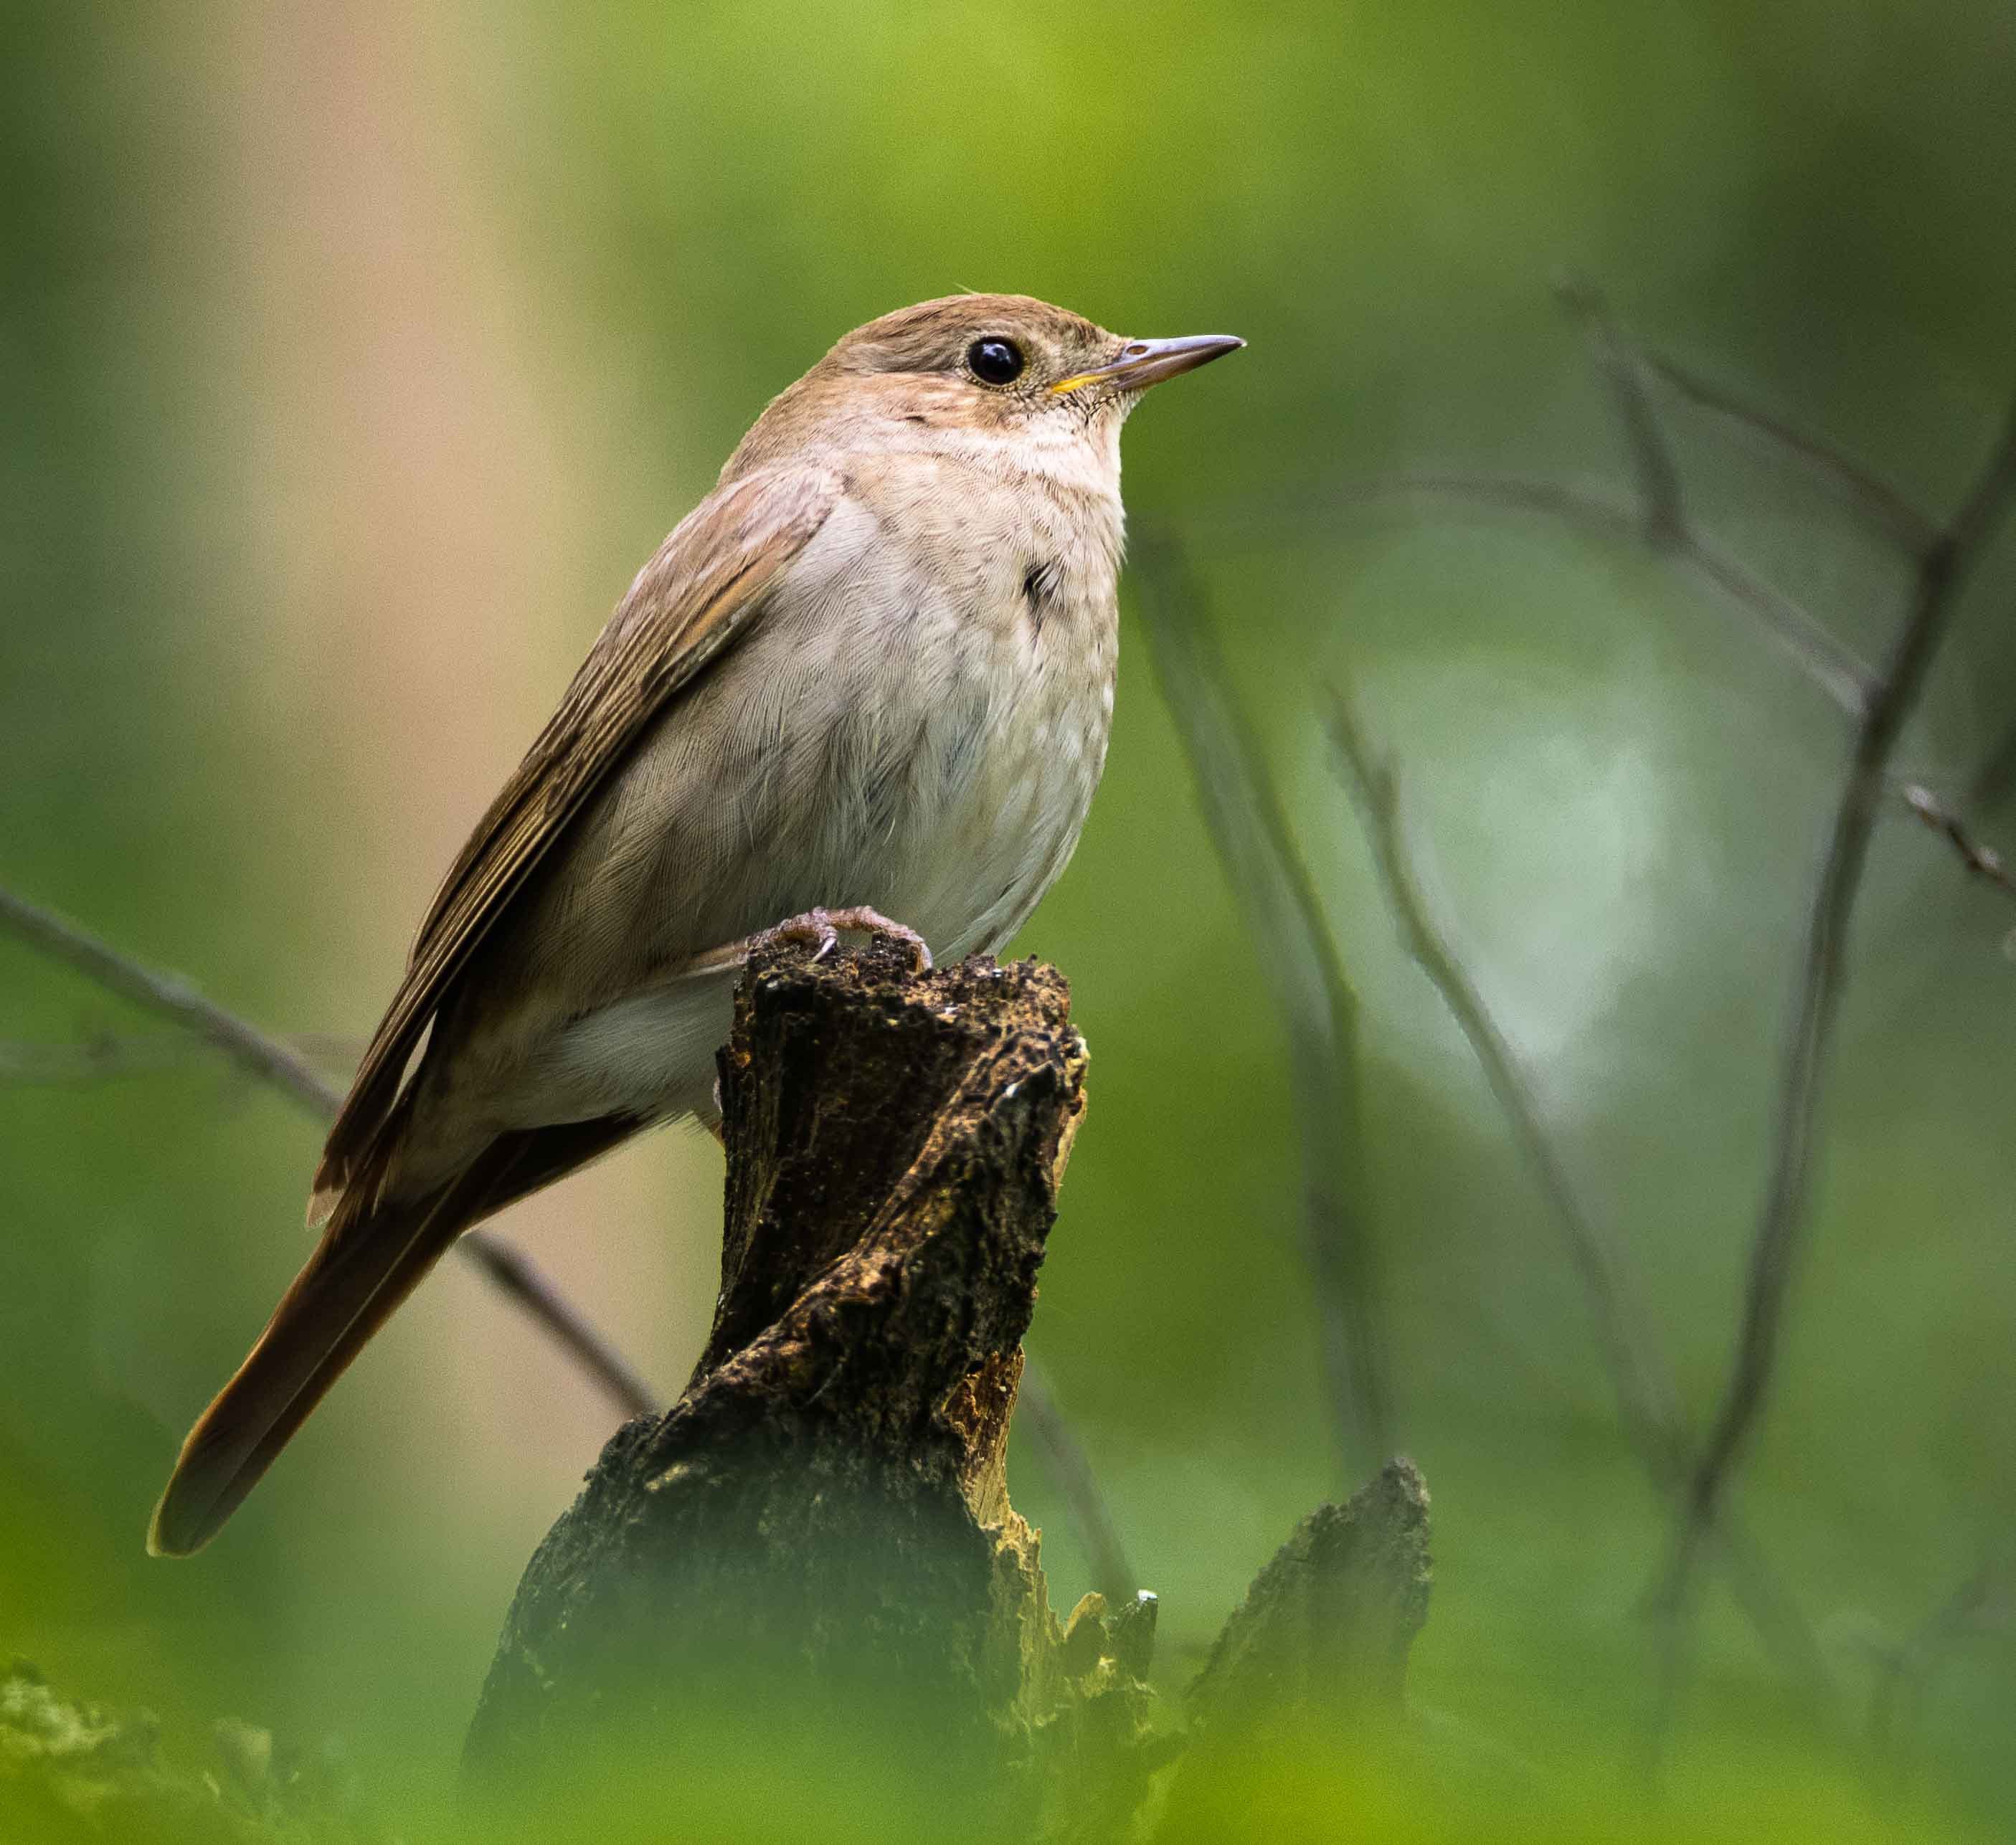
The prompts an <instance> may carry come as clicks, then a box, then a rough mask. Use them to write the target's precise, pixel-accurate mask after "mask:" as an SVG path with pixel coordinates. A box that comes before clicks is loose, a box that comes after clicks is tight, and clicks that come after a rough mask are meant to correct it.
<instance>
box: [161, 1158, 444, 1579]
mask: <svg viewBox="0 0 2016 1845" xmlns="http://www.w3.org/2000/svg"><path fill="white" fill-rule="evenodd" d="M465 1192H466V1181H463V1180H458V1181H455V1183H454V1184H452V1185H448V1186H446V1187H445V1188H444V1189H442V1190H441V1191H438V1192H434V1193H433V1194H431V1195H430V1196H428V1197H427V1198H426V1199H422V1200H420V1201H419V1202H418V1203H416V1204H398V1203H391V1201H389V1200H380V1203H378V1205H377V1206H376V1208H375V1209H373V1210H372V1212H371V1214H370V1215H369V1217H364V1218H362V1219H360V1220H357V1221H347V1222H346V1221H344V1214H343V1212H342V1211H341V1210H339V1211H338V1212H337V1215H336V1217H335V1218H334V1220H333V1221H332V1222H331V1224H330V1225H329V1230H328V1232H327V1233H326V1235H324V1236H323V1238H322V1243H321V1244H320V1246H319V1247H318V1248H317V1249H316V1250H315V1253H314V1254H313V1255H312V1256H311V1257H309V1258H308V1264H307V1266H306V1267H304V1268H303V1269H302V1270H301V1273H300V1274H299V1275H297V1276H296V1277H295V1279H294V1282H293V1286H291V1287H290V1288H289V1289H287V1292H286V1296H285V1297H283V1299H282V1300H281V1302H280V1304H279V1307H276V1308H275V1309H274V1312H273V1317H272V1320H271V1321H270V1322H268V1325H267V1327H266V1330H265V1332H264V1333H261V1335H260V1336H259V1342H258V1343H257V1344H256V1345H255V1346H254V1347H253V1348H252V1350H251V1354H250V1356H249V1357H248V1358H247V1359H246V1361H245V1362H244V1363H243V1365H239V1368H238V1370H237V1372H236V1375H235V1376H233V1377H232V1379H231V1381H230V1382H229V1383H227V1384H226V1385H225V1386H224V1388H223V1389H222V1390H220V1391H218V1394H217V1397H216V1400H215V1401H214V1402H213V1403H212V1404H211V1406H210V1407H209V1408H207V1410H205V1411H204V1412H203V1415H202V1416H201V1418H200V1419H199V1420H198V1421H197V1422H196V1426H195V1427H194V1428H193V1430H190V1431H189V1439H188V1440H186V1441H185V1442H184V1443H183V1444H182V1455H181V1457H180V1458H178V1460H177V1461H176V1462H175V1472H174V1473H172V1474H171V1475H170V1476H169V1478H168V1484H167V1490H166V1491H164V1492H163V1494H161V1501H160V1505H157V1507H156V1508H155V1509H154V1518H153V1524H152V1526H151V1527H149V1530H148V1534H147V1548H148V1549H149V1552H152V1553H153V1555H156V1556H187V1555H189V1553H190V1552H193V1551H196V1550H200V1548H202V1547H203V1545H206V1544H207V1543H208V1542H209V1541H210V1540H211V1538H214V1536H215V1535H216V1534H217V1532H218V1528H219V1527H221V1525H222V1524H223V1523H224V1521H225V1520H226V1519H228V1518H229V1517H230V1516H231V1514H232V1512H235V1511H236V1509H238V1506H239V1504H240V1502H242V1501H243V1499H244V1498H245V1496H246V1494H248V1493H249V1492H250V1491H251V1490H252V1489H253V1487H254V1486H256V1485H257V1484H258V1482H259V1479H260V1476H261V1475H262V1474H263V1473H265V1471H266V1469H268V1467H270V1466H272V1464H273V1462H274V1460H275V1458H277V1457H278V1455H279V1452H280V1451H281V1449H282V1448H284V1447H286V1444H287V1442H288V1441H289V1440H290V1438H291V1437H293V1433H294V1432H295V1430H297V1429H298V1428H300V1426H301V1424H302V1423H303V1422H305V1421H306V1420H307V1419H308V1415H309V1414H310V1412H311V1411H312V1410H313V1409H314V1408H315V1405H316V1404H318V1403H319V1402H320V1401H322V1398H323V1397H325V1396H326V1395H327V1394H328V1392H329V1387H330V1386H332V1385H333V1383H335V1382H336V1380H337V1379H338V1378H339V1377H340V1376H342V1375H343V1373H344V1371H345V1370H346V1369H347V1368H348V1366H349V1364H350V1361H351V1359H353V1358H355V1357H356V1356H357V1354H358V1352H360V1351H361V1350H363V1348H364V1346H365V1343H366V1341H368V1340H369V1339H370V1337H371V1336H372V1335H373V1333H376V1331H377V1330H378V1329H379V1328H380V1326H382V1325H383V1324H384V1323H385V1322H386V1320H387V1318H390V1317H391V1314H392V1312H393V1311H394V1309H395V1308H397V1307H398V1305H399V1304H400V1303H401V1301H403V1300H405V1298H406V1297H407V1296H408V1295H409V1294H410V1293H412V1291H413V1289H415V1288H416V1287H417V1286H419V1283H420V1282H421V1280H422V1279H423V1277H424V1276H425V1275H427V1271H429V1270H430V1268H433V1267H434V1264H435V1263H437V1261H440V1260H441V1257H442V1256H443V1255H444V1254H445V1253H447V1251H448V1250H449V1249H450V1248H452V1246H453V1245H454V1243H455V1239H456V1237H457V1236H458V1235H460V1234H461V1232H463V1229H464V1228H466V1227H467V1225H468V1224H469V1222H470V1219H471V1217H472V1215H473V1213H471V1212H470V1210H469V1209H468V1201H467V1199H466V1197H465V1196H464V1193H465Z"/></svg>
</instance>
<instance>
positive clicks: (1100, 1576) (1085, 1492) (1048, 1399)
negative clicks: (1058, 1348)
mask: <svg viewBox="0 0 2016 1845" xmlns="http://www.w3.org/2000/svg"><path fill="white" fill-rule="evenodd" d="M1018 1406H1019V1408H1020V1409H1021V1415H1022V1426H1024V1428H1025V1429H1026V1430H1028V1433H1029V1435H1030V1437H1031V1439H1032V1440H1034V1441H1035V1444H1036V1446H1037V1447H1038V1448H1039V1449H1040V1450H1041V1451H1042V1456H1043V1467H1044V1471H1045V1472H1046V1473H1048V1474H1049V1476H1050V1482H1051V1484H1053V1486H1055V1487H1056V1488H1057V1491H1058V1492H1059V1493H1060V1494H1063V1496H1064V1502H1065V1503H1066V1504H1067V1505H1069V1506H1070V1507H1071V1520H1072V1523H1075V1525H1076V1526H1077V1527H1078V1537H1079V1538H1080V1539H1081V1541H1082V1542H1083V1543H1084V1545H1085V1549H1086V1551H1087V1552H1089V1554H1090V1555H1091V1559H1092V1576H1093V1588H1096V1589H1097V1590H1098V1591H1099V1592H1100V1594H1101V1595H1103V1596H1105V1598H1106V1599H1107V1601H1109V1602H1111V1603H1112V1604H1113V1606H1114V1607H1116V1608H1119V1607H1122V1606H1125V1604H1127V1603H1128V1602H1131V1601H1132V1600H1133V1599H1134V1591H1135V1590H1136V1588H1139V1586H1140V1581H1141V1579H1140V1578H1139V1577H1138V1576H1136V1574H1135V1573H1134V1566H1133V1565H1132V1563H1129V1561H1128V1560H1127V1552H1126V1548H1125V1546H1124V1545H1122V1544H1121V1541H1120V1529H1119V1527H1118V1526H1117V1525H1116V1524H1115V1523H1114V1522H1113V1512H1112V1509H1111V1507H1109V1506H1108V1505H1107V1503H1106V1495H1105V1494H1103V1492H1101V1491H1100V1488H1099V1476H1098V1475H1097V1474H1096V1473H1093V1469H1092V1461H1091V1458H1090V1457H1089V1455H1087V1454H1086V1453H1085V1448H1084V1446H1083V1444H1082V1443H1081V1442H1080V1441H1079V1440H1078V1436H1077V1433H1076V1432H1075V1430H1073V1429H1072V1427H1071V1423H1070V1422H1069V1421H1068V1419H1067V1418H1066V1417H1065V1415H1064V1412H1063V1410H1062V1409H1061V1408H1059V1407H1058V1404H1057V1392H1056V1391H1055V1390H1053V1389H1052V1388H1051V1387H1050V1380H1049V1376H1048V1375H1047V1373H1046V1372H1045V1371H1044V1370H1043V1368H1042V1366H1041V1365H1039V1364H1038V1363H1037V1362H1036V1361H1035V1359H1034V1358H1031V1357H1030V1356H1029V1354H1028V1352H1027V1351H1026V1350H1024V1353H1023V1354H1022V1388H1021V1397H1020V1399H1019V1404H1018Z"/></svg>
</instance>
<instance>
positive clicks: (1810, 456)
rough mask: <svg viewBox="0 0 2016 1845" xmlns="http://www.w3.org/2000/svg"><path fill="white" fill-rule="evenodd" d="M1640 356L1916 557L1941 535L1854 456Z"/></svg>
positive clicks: (1710, 384)
mask: <svg viewBox="0 0 2016 1845" xmlns="http://www.w3.org/2000/svg"><path fill="white" fill-rule="evenodd" d="M1638 356H1639V360H1640V363H1641V364H1643V365H1645V366H1646V367H1647V369H1649V370H1650V371H1651V372H1653V373H1654V375H1655V376H1657V377H1658V379H1659V380H1660V382H1661V383H1664V384H1665V385H1668V386H1669V387H1671V388H1672V390H1676V391H1677V392H1678V393H1679V394H1680V395H1681V396H1682V397H1685V398H1686V399H1687V401H1689V402H1690V403H1692V404H1695V405H1699V406H1700V407H1701V408H1702V409H1704V410H1708V411H1712V412H1714V413H1715V415H1718V416H1721V417H1724V418H1726V419H1728V420H1729V421H1730V422H1732V423H1736V424H1737V425H1739V426H1741V427H1743V428H1744V429H1747V430H1749V431H1750V432H1751V433H1752V434H1753V435H1756V436H1760V437H1762V438H1763V439H1764V441H1765V442H1766V444H1767V445H1768V446H1769V448H1772V449H1773V450H1774V451H1777V452H1779V453H1781V454H1785V455H1792V456H1794V457H1795V458H1796V459H1798V460H1799V461H1801V462H1804V463H1805V465H1806V466H1807V467H1808V468H1809V469H1811V470H1812V472H1813V473H1814V474H1815V475H1816V477H1818V478H1819V479H1820V480H1821V481H1823V483H1824V484H1826V485H1827V487H1829V488H1830V489H1831V490H1832V491H1833V492H1834V495H1835V496H1836V497H1837V498H1839V499H1841V501H1842V502H1845V504H1846V505H1848V506H1849V508H1850V509H1852V511H1854V512H1856V513H1859V514H1860V515H1861V516H1862V517H1863V519H1864V520H1866V521H1867V523H1869V524H1870V525H1871V526H1874V527H1875V528H1876V529H1877V530H1879V531H1881V533H1883V534H1885V536H1886V537H1888V538H1891V539H1892V540H1894V541H1895V542H1896V543H1897V544H1898V545H1899V546H1901V547H1902V548H1903V549H1904V550H1905V551H1906V552H1907V553H1909V554H1910V556H1914V557H1915V556H1918V555H1919V554H1920V553H1921V552H1923V551H1924V549H1925V548H1926V547H1927V546H1928V545H1930V544H1931V542H1932V541H1933V540H1934V539H1935V538H1937V537H1938V535H1939V525H1938V522H1937V521H1936V520H1933V519H1931V517H1929V516H1928V515H1927V514H1925V513H1923V512H1921V510H1920V509H1918V508H1917V506H1915V505H1913V504H1912V503H1911V502H1910V500H1908V499H1906V498H1905V497H1904V495H1903V494H1902V493H1900V492H1899V491H1898V490H1897V489H1896V488H1895V487H1892V485H1891V484H1890V483H1889V482H1888V481H1887V480H1885V479H1883V477H1881V475H1879V474H1877V473H1875V472H1874V470H1873V469H1870V468H1867V467H1865V466H1863V464H1862V463H1861V462H1858V461H1857V460H1856V459H1855V458H1854V457H1853V456H1852V455H1845V454H1843V453H1842V452H1841V450H1839V449H1838V448H1835V447H1834V445H1833V444H1831V443H1828V442H1823V441H1820V440H1819V439H1818V438H1817V437H1813V436H1809V435H1808V434H1807V433H1805V431H1804V430H1799V429H1795V428H1794V427H1793V426H1792V425H1791V424H1790V423H1786V422H1784V421H1782V420H1781V419H1779V418H1777V417H1776V416H1773V415H1772V414H1771V413H1770V412H1769V411H1768V410H1765V409H1762V408H1759V406H1758V405H1755V404H1751V403H1748V402H1745V401H1744V400H1743V399H1742V398H1741V397H1737V395H1736V394H1734V393H1733V391H1730V390H1728V389H1726V387H1723V386H1722V385H1719V384H1718V383H1715V381H1714V380H1713V379H1708V378H1704V377H1703V376H1701V374H1700V373H1699V372H1693V371H1690V370H1689V369H1687V367H1686V366H1685V365H1681V364H1680V363H1679V361H1678V360H1676V359H1673V358H1669V357H1668V356H1666V355H1665V354H1663V353H1659V352H1654V351H1641V352H1640V354H1639V355H1638Z"/></svg>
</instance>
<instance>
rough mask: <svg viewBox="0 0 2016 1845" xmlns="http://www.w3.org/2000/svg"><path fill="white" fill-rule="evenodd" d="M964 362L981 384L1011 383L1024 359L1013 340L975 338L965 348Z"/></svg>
mask: <svg viewBox="0 0 2016 1845" xmlns="http://www.w3.org/2000/svg"><path fill="white" fill-rule="evenodd" d="M966 362H967V364H968V365H970V366H971V367H972V368H973V375H974V377H976V378H977V379H979V380H980V382H981V383H982V384H1013V383H1014V382H1015V380H1016V379H1018V378H1019V377H1021V376H1022V367H1023V365H1024V359H1023V358H1022V349H1021V347H1019V346H1017V344H1016V343H1015V342H1014V341H1013V340H974V343H972V344H971V345H970V346H969V347H967V349H966Z"/></svg>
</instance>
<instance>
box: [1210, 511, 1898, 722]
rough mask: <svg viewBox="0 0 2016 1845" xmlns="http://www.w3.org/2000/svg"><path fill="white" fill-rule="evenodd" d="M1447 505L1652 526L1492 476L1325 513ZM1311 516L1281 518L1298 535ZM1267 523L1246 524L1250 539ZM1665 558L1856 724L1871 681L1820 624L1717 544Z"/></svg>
mask: <svg viewBox="0 0 2016 1845" xmlns="http://www.w3.org/2000/svg"><path fill="white" fill-rule="evenodd" d="M1422 498H1431V499H1440V500H1445V501H1448V502H1452V503H1453V504H1456V505H1468V506H1475V507H1480V508H1496V509H1500V510H1503V511H1506V512H1513V513H1537V514H1539V515H1540V516H1543V517H1545V518H1549V519H1553V520H1558V521H1560V522H1561V523H1564V524H1567V525H1571V526H1575V527H1578V528H1579V529H1581V530H1585V531H1588V532H1592V533H1594V534H1597V535H1598V536H1600V537H1604V538H1621V539H1623V540H1625V541H1627V542H1629V543H1631V544H1633V545H1640V546H1642V545H1643V544H1644V542H1645V531H1646V521H1645V517H1644V515H1643V512H1642V511H1641V510H1640V509H1638V508H1637V507H1636V506H1633V505H1623V504H1620V503H1619V502H1617V501H1615V500H1613V499H1611V498H1607V496H1605V495H1602V494H1598V493H1592V492H1590V491H1588V490H1587V489H1586V488H1583V487H1571V486H1568V485H1566V484H1564V483H1562V482H1560V481H1554V480H1524V479H1521V478H1518V477H1507V476H1499V475H1491V474H1410V475H1401V476H1398V477H1395V478H1393V479H1391V480H1374V481H1367V482H1363V483H1359V484H1352V485H1347V486H1343V487H1330V488H1327V489H1325V490H1324V491H1323V495H1322V497H1321V501H1320V504H1321V505H1322V506H1323V508H1324V509H1334V507H1336V506H1337V505H1340V504H1345V505H1373V504H1376V503H1377V502H1380V501H1382V500H1404V499H1422ZM1307 517H1308V509H1302V510H1301V511H1300V512H1299V513H1297V512H1294V511H1291V512H1290V513H1287V514H1286V515H1282V514H1279V513H1276V514H1274V515H1273V516H1272V518H1273V520H1284V521H1285V522H1290V523H1295V524H1297V525H1298V527H1299V526H1301V525H1303V524H1305V523H1306V522H1307ZM1265 522H1268V516H1266V515H1262V516H1260V520H1258V521H1256V520H1246V521H1244V522H1242V529H1244V530H1247V531H1248V532H1250V531H1251V530H1253V529H1255V523H1265ZM1659 555H1660V556H1662V557H1665V558H1666V559H1669V560H1670V561H1672V563H1676V564H1677V565H1678V566H1680V567H1681V568H1682V569H1683V570H1685V571H1686V572H1687V574H1690V575H1691V576H1692V577H1694V578H1695V579H1697V581H1700V582H1701V583H1702V584H1705V585H1706V586H1707V587H1708V588H1710V589H1712V590H1713V591H1715V592H1716V594H1717V595H1718V596H1719V597H1720V598H1721V599H1723V600H1725V601H1726V602H1729V603H1730V604H1731V605H1733V606H1734V607H1736V608H1737V610H1740V611H1741V612H1742V613H1744V614H1745V615H1747V616H1748V617H1749V618H1750V620H1751V621H1752V622H1754V623H1755V624H1756V626H1757V627H1758V628H1759V629H1760V630H1761V631H1762V633H1763V634H1764V635H1765V636H1766V638H1768V639H1769V640H1770V641H1771V642H1772V643H1773V645H1774V646H1777V648H1778V649H1780V651H1781V652H1782V653H1784V655H1785V656H1786V657H1787V659H1789V660H1791V662H1792V664H1794V665H1795V666H1796V667H1798V669H1799V671H1800V672H1801V673H1802V674H1803V675H1804V677H1805V678H1806V679H1807V680H1808V682H1809V683H1811V684H1812V685H1814V686H1816V688H1818V689H1819V690H1820V691H1821V692H1823V693H1824V694H1825V695H1826V696H1827V699H1828V700H1829V701H1830V702H1831V703H1833V704H1834V705H1835V706H1836V707H1838V709H1840V710H1843V711H1845V712H1846V713H1847V714H1849V716H1851V717H1857V716H1859V715H1860V714H1861V712H1862V710H1863V706H1864V704H1865V703H1866V702H1867V696H1868V692H1869V689H1870V680H1871V675H1870V671H1869V669H1868V667H1867V666H1866V665H1864V664H1863V662H1862V660H1860V659H1859V658H1858V657H1857V656H1856V653H1855V652H1854V650H1853V649H1852V648H1849V647H1848V646H1845V645H1844V644H1843V643H1842V642H1840V641H1838V640H1837V639H1836V638H1834V636H1833V635H1831V634H1830V633H1829V632H1828V631H1827V629H1826V628H1823V626H1821V624H1820V623H1819V622H1817V621H1816V620H1814V619H1813V617H1812V616H1811V615H1810V614H1809V613H1807V611H1806V610H1805V608H1804V607H1802V606H1801V605H1800V604H1799V603H1798V602H1795V601H1794V600H1793V599H1792V598H1791V597H1790V596H1788V595H1785V594H1784V592H1782V591H1780V590H1779V589H1777V588H1773V586H1772V585H1771V584H1769V583H1767V582H1766V581H1764V580H1763V579H1762V577H1758V576H1755V575H1754V574H1752V573H1751V572H1750V571H1749V570H1746V569H1745V568H1744V566H1742V565H1741V563H1738V562H1737V560H1736V559H1734V558H1733V557H1732V556H1730V555H1729V554H1728V553H1727V552H1725V551H1723V549H1722V548H1720V547H1719V545H1716V544H1715V542H1714V541H1712V539H1709V538H1705V537H1703V536H1702V535H1701V534H1699V533H1697V532H1695V531H1694V530H1692V529H1691V528H1683V529H1682V530H1680V531H1679V533H1678V534H1669V535H1668V536H1667V537H1665V538H1663V539H1662V540H1661V543H1660V545H1659Z"/></svg>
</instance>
